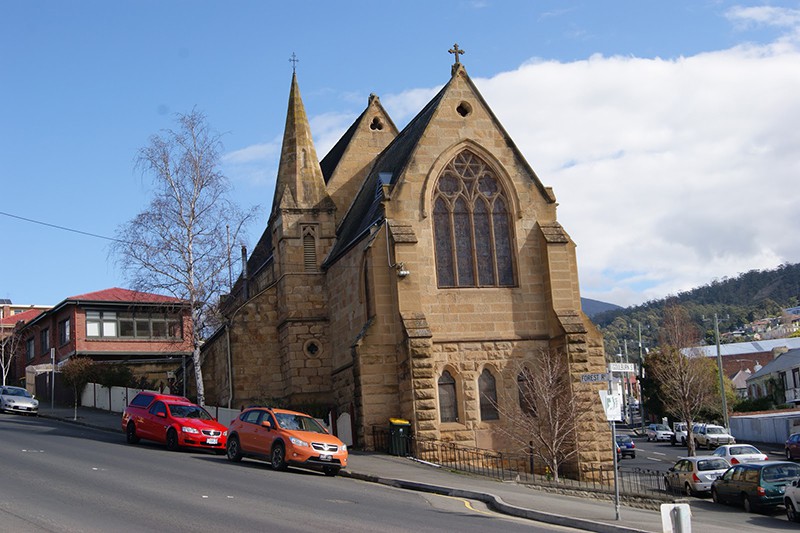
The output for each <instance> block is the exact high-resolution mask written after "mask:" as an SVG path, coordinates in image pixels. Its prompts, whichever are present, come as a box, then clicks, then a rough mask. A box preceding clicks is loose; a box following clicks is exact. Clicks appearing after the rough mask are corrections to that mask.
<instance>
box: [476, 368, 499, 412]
mask: <svg viewBox="0 0 800 533" xmlns="http://www.w3.org/2000/svg"><path fill="white" fill-rule="evenodd" d="M478 391H479V392H480V398H481V399H480V406H481V420H497V419H499V418H500V413H499V412H498V410H497V383H496V381H495V379H494V376H493V375H492V373H491V372H490V371H489V369H488V368H484V369H483V372H481V376H480V377H479V378H478Z"/></svg>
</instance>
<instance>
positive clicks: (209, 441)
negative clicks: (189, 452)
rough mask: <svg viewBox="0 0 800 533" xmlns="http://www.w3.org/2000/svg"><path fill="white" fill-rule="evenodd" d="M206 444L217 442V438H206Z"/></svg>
mask: <svg viewBox="0 0 800 533" xmlns="http://www.w3.org/2000/svg"><path fill="white" fill-rule="evenodd" d="M206 444H219V439H206Z"/></svg>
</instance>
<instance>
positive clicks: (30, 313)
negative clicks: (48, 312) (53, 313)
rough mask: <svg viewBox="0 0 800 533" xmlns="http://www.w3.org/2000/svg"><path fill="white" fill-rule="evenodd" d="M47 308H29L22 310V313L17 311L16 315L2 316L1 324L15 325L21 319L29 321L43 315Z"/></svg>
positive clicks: (5, 325) (4, 325) (6, 325)
mask: <svg viewBox="0 0 800 533" xmlns="http://www.w3.org/2000/svg"><path fill="white" fill-rule="evenodd" d="M44 311H45V310H44V309H27V310H25V311H22V312H21V313H16V314H14V315H9V316H6V317H3V318H0V326H3V327H8V326H14V325H16V323H17V322H19V321H21V320H22V321H25V322H29V321H31V320H33V319H34V318H36V317H37V316H39V315H41V314H42V313H43V312H44Z"/></svg>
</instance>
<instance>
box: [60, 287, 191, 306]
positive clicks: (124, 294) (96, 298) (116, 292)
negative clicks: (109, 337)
mask: <svg viewBox="0 0 800 533" xmlns="http://www.w3.org/2000/svg"><path fill="white" fill-rule="evenodd" d="M73 301H74V302H78V301H80V302H115V303H116V302H124V303H165V304H169V303H184V300H181V299H180V298H175V297H173V296H164V295H161V294H153V293H150V292H140V291H132V290H129V289H120V288H119V287H112V288H110V289H104V290H102V291H97V292H87V293H86V294H80V295H78V296H70V297H69V298H67V299H66V300H64V302H62V303H66V302H73ZM56 307H61V304H59V305H57V306H56Z"/></svg>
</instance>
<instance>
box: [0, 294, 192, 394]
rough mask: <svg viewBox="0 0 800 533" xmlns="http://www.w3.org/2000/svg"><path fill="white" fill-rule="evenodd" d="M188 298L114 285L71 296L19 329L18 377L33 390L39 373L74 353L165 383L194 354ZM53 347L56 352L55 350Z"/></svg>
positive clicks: (20, 381)
mask: <svg viewBox="0 0 800 533" xmlns="http://www.w3.org/2000/svg"><path fill="white" fill-rule="evenodd" d="M189 311H190V310H189V305H188V303H187V302H185V301H184V300H180V299H177V298H173V297H170V296H163V295H159V294H151V293H146V292H138V291H132V290H128V289H120V288H111V289H106V290H102V291H98V292H92V293H88V294H81V295H78V296H71V297H69V298H67V299H65V300H64V301H62V302H61V303H59V304H57V305H56V306H55V307H53V308H52V309H49V310H47V311H45V312H43V313H41V314H39V315H38V316H36V317H34V318H32V319H30V320H29V321H27V322H26V323H25V324H24V325H23V326H22V329H21V331H20V333H21V335H22V342H20V343H19V344H18V351H17V356H16V361H15V363H16V368H15V371H16V372H15V377H16V380H17V382H18V383H27V385H28V388H29V389H30V388H31V386H32V385H33V383H34V381H35V380H34V378H35V376H36V375H37V374H39V373H42V372H47V371H50V370H51V369H52V367H51V358H52V357H53V356H54V358H55V363H56V365H58V364H60V363H63V362H65V361H67V360H68V359H69V358H70V357H78V356H81V357H89V358H91V359H93V360H94V361H96V362H105V363H119V364H125V365H127V366H129V367H131V369H132V370H133V371H134V375H135V376H136V377H141V378H145V379H147V380H152V381H155V382H156V384H159V383H161V384H164V385H166V384H167V382H168V375H170V373H172V372H175V371H176V370H179V369H180V368H181V364H182V359H183V358H184V357H186V358H187V359H190V358H191V354H192V330H191V328H192V324H191V316H190V312H189ZM51 350H52V354H51Z"/></svg>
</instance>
